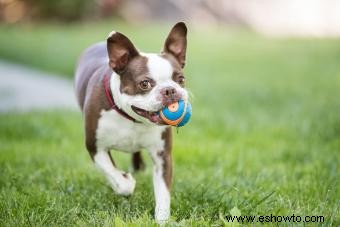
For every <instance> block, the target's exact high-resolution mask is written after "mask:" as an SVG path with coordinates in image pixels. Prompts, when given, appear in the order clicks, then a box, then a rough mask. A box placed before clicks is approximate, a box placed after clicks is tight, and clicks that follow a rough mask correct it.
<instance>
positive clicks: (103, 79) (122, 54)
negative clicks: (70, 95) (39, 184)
mask: <svg viewBox="0 0 340 227" xmlns="http://www.w3.org/2000/svg"><path fill="white" fill-rule="evenodd" d="M186 35H187V28H186V25H185V24H184V23H183V22H179V23H177V24H176V25H175V26H174V27H173V28H172V30H171V31H170V33H169V35H168V37H167V39H166V41H165V44H164V48H163V50H162V52H161V53H159V54H149V53H148V54H146V53H142V52H139V51H138V50H137V49H136V48H135V46H134V45H133V44H132V42H131V41H130V40H129V39H128V38H127V37H126V36H124V35H123V34H121V33H118V32H111V33H110V35H109V37H108V38H107V42H106V43H104V42H103V43H98V44H95V45H93V46H91V47H89V48H88V49H87V50H86V51H85V52H84V53H83V54H82V56H81V57H80V59H79V62H78V66H77V69H76V75H75V88H76V93H77V98H78V102H79V105H80V107H81V110H82V111H83V115H84V120H85V137H86V148H87V150H88V151H89V153H90V155H91V157H92V160H93V161H94V163H95V164H96V166H97V167H98V168H99V169H100V170H101V171H102V172H103V173H104V174H105V176H106V177H107V179H108V181H109V183H110V184H111V186H112V188H113V190H114V191H115V192H116V193H117V194H121V195H130V194H132V193H133V191H134V189H135V180H134V178H133V177H132V175H131V174H130V173H126V172H123V171H121V170H119V169H117V166H116V164H115V162H114V161H113V159H112V157H111V154H110V150H111V149H114V150H118V151H123V152H128V153H131V154H132V162H133V167H134V169H135V170H139V169H141V168H142V167H143V165H144V163H143V160H142V157H141V154H140V151H141V150H142V149H145V150H147V151H148V153H149V154H150V156H151V158H152V160H153V164H154V168H153V185H154V194H155V200H156V207H155V218H156V220H157V221H158V222H162V221H165V220H167V219H168V218H169V216H170V188H171V182H172V155H171V149H172V136H171V128H170V127H169V126H166V125H164V124H163V121H162V120H161V119H160V118H159V116H158V114H157V111H159V110H160V109H162V108H163V107H165V106H167V105H169V104H171V103H173V102H176V101H178V100H179V99H184V100H187V99H188V92H187V90H186V89H185V88H184V87H185V78H184V76H183V70H182V69H183V67H184V64H185V55H186V46H187V39H186Z"/></svg>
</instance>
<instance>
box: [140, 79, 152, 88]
mask: <svg viewBox="0 0 340 227" xmlns="http://www.w3.org/2000/svg"><path fill="white" fill-rule="evenodd" d="M139 86H140V88H142V89H143V90H149V89H150V88H151V83H150V81H148V80H143V81H142V82H140V83H139Z"/></svg>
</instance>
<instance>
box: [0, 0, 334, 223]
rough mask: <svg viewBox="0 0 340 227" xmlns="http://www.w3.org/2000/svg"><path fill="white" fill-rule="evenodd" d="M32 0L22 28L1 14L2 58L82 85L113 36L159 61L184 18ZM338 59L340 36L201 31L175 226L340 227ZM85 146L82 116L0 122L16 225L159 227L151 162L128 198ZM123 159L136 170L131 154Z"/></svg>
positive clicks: (2, 211)
mask: <svg viewBox="0 0 340 227" xmlns="http://www.w3.org/2000/svg"><path fill="white" fill-rule="evenodd" d="M19 2H20V1H19ZM71 2H72V3H71ZM29 3H30V4H27V3H25V4H26V6H25V7H29V8H30V9H35V10H34V12H35V13H30V14H28V15H29V16H28V15H26V14H23V15H24V16H22V17H21V19H19V20H17V21H14V22H13V21H8V20H6V19H4V18H5V17H4V16H3V15H4V14H2V19H3V20H2V23H1V24H0V34H1V35H0V58H1V59H3V60H4V61H12V62H16V63H18V64H23V65H25V66H29V67H32V68H36V69H39V70H42V71H46V72H53V73H58V74H60V75H62V78H65V79H67V80H70V81H71V80H72V78H73V72H74V67H75V64H76V61H77V58H78V56H79V55H80V53H81V52H82V51H83V50H84V48H86V47H87V46H89V45H91V44H92V43H95V42H98V41H103V40H105V38H106V36H107V34H108V33H109V32H110V31H112V30H116V31H120V32H122V33H124V34H125V35H127V36H128V37H130V38H131V40H132V41H133V42H134V44H135V45H136V46H137V47H138V48H139V49H140V50H143V52H158V51H159V50H160V49H161V47H162V46H163V42H164V40H165V38H166V35H167V34H168V32H169V30H170V28H171V26H172V25H173V23H174V22H176V21H177V20H175V19H174V20H167V21H164V20H157V21H153V22H150V21H149V22H148V21H146V22H141V23H137V24H136V23H132V22H129V21H126V20H125V19H124V18H123V17H122V16H121V15H120V14H119V13H118V12H116V11H115V10H114V7H113V8H112V11H109V12H112V13H104V12H102V11H100V7H98V6H97V7H98V8H95V7H94V8H93V7H92V6H91V4H94V1H86V3H80V1H60V3H57V2H52V1H37V2H33V1H32V2H29ZM38 3H39V4H40V6H39V7H40V8H39V7H38V6H36V5H37V4H38ZM20 4H21V3H20ZM59 4H65V5H62V6H59ZM87 4H89V6H88V5H87ZM79 5H81V7H80V8H79V7H78V6H79ZM58 7H60V8H61V9H59V8H58ZM91 7H92V8H91ZM64 9H67V10H64ZM89 9H90V11H88V10H89ZM91 10H92V11H91ZM59 11H60V12H59ZM73 12H74V13H73ZM89 12H92V13H91V15H90V16H86V13H89ZM84 15H85V16H84ZM84 17H85V18H84ZM26 20H27V21H26ZM339 62H340V42H339V39H338V38H323V39H320V38H318V39H317V38H312V37H307V38H296V37H276V38H273V37H268V36H263V35H260V34H258V33H255V32H254V31H252V30H251V29H249V28H246V27H244V26H239V25H238V26H236V25H235V24H233V25H230V24H229V25H227V24H214V25H211V26H206V25H202V26H197V25H196V26H190V23H189V34H188V53H187V66H186V68H185V75H186V78H187V86H188V88H189V90H190V91H191V93H192V94H193V97H192V104H193V117H192V121H191V122H190V124H188V126H186V127H184V128H180V129H179V130H178V131H177V133H176V130H174V134H175V146H174V163H175V164H174V171H175V172H174V187H173V193H172V205H171V206H172V221H171V222H170V225H178V226H188V225H191V226H202V225H203V226H207V225H216V226H220V225H228V224H230V223H227V221H226V219H225V218H224V217H225V216H226V215H229V214H230V211H231V210H232V209H233V208H235V207H236V208H237V209H238V210H239V211H240V212H241V214H242V215H270V214H273V215H292V214H295V215H301V216H306V215H322V216H324V217H325V223H324V224H326V225H334V226H336V225H339V224H340V222H339V205H340V204H339V198H340V192H339V164H340V163H339V160H340V156H339V152H340V114H339V113H340V99H339V97H340V65H339ZM0 73H2V72H1V69H0ZM46 74H48V73H46ZM8 76H10V75H8ZM23 76H24V75H23ZM0 83H1V81H0ZM37 92H38V91H37ZM72 98H73V97H72ZM83 137H84V136H83V125H82V116H81V113H80V111H73V110H65V109H52V110H51V109H47V110H31V111H28V112H27V111H26V112H19V111H15V110H12V111H7V112H2V113H0V144H1V145H0V166H1V171H0V220H2V221H1V223H2V224H3V225H4V226H18V225H20V226H25V225H38V226H39V225H58V226H59V225H81V226H84V225H98V226H103V225H117V226H120V225H126V224H129V225H134V226H140V225H144V226H150V225H155V223H154V222H153V206H154V205H153V204H154V198H153V192H152V185H151V182H152V181H151V162H150V160H149V158H148V157H147V155H146V153H145V154H144V157H145V158H146V159H147V169H146V171H144V172H142V173H138V174H136V175H135V177H136V180H137V187H136V191H135V194H134V195H133V196H131V197H129V198H123V197H119V196H116V195H114V194H113V191H112V190H111V189H110V187H109V186H108V184H107V183H106V181H105V179H104V177H103V176H101V174H100V173H99V172H97V171H95V167H94V166H93V164H92V162H91V160H90V158H89V155H88V154H87V151H86V150H85V146H84V138H83ZM112 154H113V157H114V158H115V159H116V160H117V163H118V165H119V167H121V168H123V169H128V168H129V166H130V163H129V159H130V157H129V156H127V155H126V154H121V153H118V152H114V151H113V152H112ZM268 224H269V223H268ZM319 224H320V223H319Z"/></svg>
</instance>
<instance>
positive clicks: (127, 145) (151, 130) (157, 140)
mask: <svg viewBox="0 0 340 227" xmlns="http://www.w3.org/2000/svg"><path fill="white" fill-rule="evenodd" d="M164 130H165V127H164V126H156V125H146V124H142V123H134V122H132V121H130V120H127V119H125V118H123V117H122V116H121V115H119V114H118V113H117V112H116V111H115V110H109V111H104V110H103V111H102V112H101V117H100V118H99V120H98V127H97V131H96V139H97V148H98V149H102V150H105V149H108V148H113V149H115V150H119V151H125V152H131V153H132V152H136V151H139V150H141V149H148V150H157V151H159V150H162V149H163V147H164V141H163V140H162V133H163V132H164Z"/></svg>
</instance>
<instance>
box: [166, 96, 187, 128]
mask: <svg viewBox="0 0 340 227" xmlns="http://www.w3.org/2000/svg"><path fill="white" fill-rule="evenodd" d="M159 116H160V117H161V119H162V120H163V121H164V122H165V123H166V124H168V125H171V126H176V127H181V126H184V125H185V124H186V123H188V121H189V119H190V117H191V104H190V103H189V102H188V101H184V100H183V99H181V100H179V101H178V102H175V103H172V104H170V105H169V106H167V107H165V108H163V109H162V110H160V111H159Z"/></svg>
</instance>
